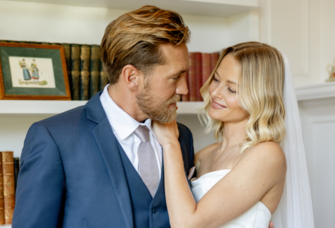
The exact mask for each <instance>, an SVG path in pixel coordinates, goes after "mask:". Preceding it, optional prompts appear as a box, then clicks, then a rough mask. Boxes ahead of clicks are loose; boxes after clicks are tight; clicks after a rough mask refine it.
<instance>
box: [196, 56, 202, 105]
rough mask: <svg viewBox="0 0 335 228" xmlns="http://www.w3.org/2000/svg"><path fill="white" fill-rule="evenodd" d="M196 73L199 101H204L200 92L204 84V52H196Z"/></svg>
mask: <svg viewBox="0 0 335 228" xmlns="http://www.w3.org/2000/svg"><path fill="white" fill-rule="evenodd" d="M195 75H196V80H197V81H196V94H197V95H196V96H197V101H202V96H201V94H200V88H201V86H202V54H201V53H200V52H196V53H195Z"/></svg>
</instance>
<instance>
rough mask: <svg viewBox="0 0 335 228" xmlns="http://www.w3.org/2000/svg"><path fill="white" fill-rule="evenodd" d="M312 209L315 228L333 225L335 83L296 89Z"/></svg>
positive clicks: (334, 204)
mask: <svg viewBox="0 0 335 228" xmlns="http://www.w3.org/2000/svg"><path fill="white" fill-rule="evenodd" d="M296 94H297V98H298V103H299V111H300V115H301V122H302V130H303V137H304V144H305V149H306V157H307V165H308V172H309V179H310V185H311V190H312V200H313V209H314V220H315V227H316V228H319V227H334V224H335V219H334V216H333V215H334V214H335V194H334V192H335V82H328V83H323V84H318V85H313V86H306V87H301V88H297V89H296Z"/></svg>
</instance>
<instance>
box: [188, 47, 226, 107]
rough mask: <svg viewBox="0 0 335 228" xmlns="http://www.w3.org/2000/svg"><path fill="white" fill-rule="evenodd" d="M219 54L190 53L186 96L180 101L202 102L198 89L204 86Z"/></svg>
mask: <svg viewBox="0 0 335 228" xmlns="http://www.w3.org/2000/svg"><path fill="white" fill-rule="evenodd" d="M219 55H220V54H219V53H218V52H215V53H201V52H190V53H189V59H190V67H189V69H188V72H187V73H186V79H187V84H188V94H187V95H184V96H182V101H203V99H202V96H201V94H200V88H201V87H202V86H203V85H204V84H205V82H206V81H207V79H208V78H209V76H210V75H211V73H212V72H213V70H214V68H215V66H216V63H217V62H218V60H219Z"/></svg>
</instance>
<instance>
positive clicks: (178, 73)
mask: <svg viewBox="0 0 335 228" xmlns="http://www.w3.org/2000/svg"><path fill="white" fill-rule="evenodd" d="M187 71H188V70H181V71H179V72H177V73H175V74H173V75H172V76H177V75H181V74H183V73H186V72H187Z"/></svg>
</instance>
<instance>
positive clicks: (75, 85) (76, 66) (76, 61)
mask: <svg viewBox="0 0 335 228" xmlns="http://www.w3.org/2000/svg"><path fill="white" fill-rule="evenodd" d="M79 76H80V47H79V45H76V44H73V45H71V77H70V78H71V81H72V90H71V95H72V100H79V98H80V94H79V82H80V81H79Z"/></svg>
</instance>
